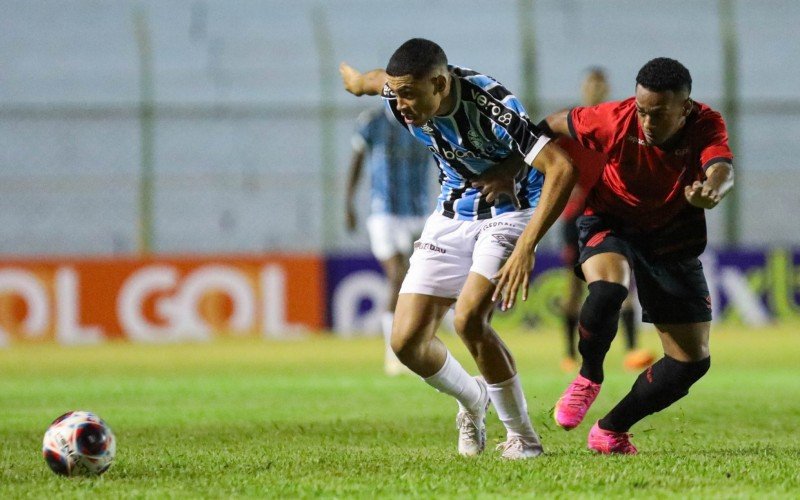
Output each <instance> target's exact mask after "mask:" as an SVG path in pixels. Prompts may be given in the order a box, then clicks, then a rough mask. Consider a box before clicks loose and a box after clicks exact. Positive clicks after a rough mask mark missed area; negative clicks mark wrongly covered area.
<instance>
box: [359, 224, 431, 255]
mask: <svg viewBox="0 0 800 500" xmlns="http://www.w3.org/2000/svg"><path fill="white" fill-rule="evenodd" d="M423 227H425V217H415V216H405V215H392V214H371V215H370V216H369V217H367V233H368V234H369V244H370V248H371V249H372V254H373V255H374V256H375V258H376V259H378V260H381V261H382V260H387V259H390V258H392V257H394V256H395V255H397V254H401V255H406V256H408V255H411V251H412V250H413V249H414V246H413V245H414V240H416V239H417V238H419V235H420V234H421V233H422V228H423Z"/></svg>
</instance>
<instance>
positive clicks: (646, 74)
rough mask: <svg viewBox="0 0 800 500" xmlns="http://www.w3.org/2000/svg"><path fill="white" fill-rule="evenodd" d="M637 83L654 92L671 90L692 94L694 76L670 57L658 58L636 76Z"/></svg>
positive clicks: (652, 60) (648, 63) (646, 65)
mask: <svg viewBox="0 0 800 500" xmlns="http://www.w3.org/2000/svg"><path fill="white" fill-rule="evenodd" d="M636 83H638V84H639V85H641V86H642V87H645V88H646V89H648V90H652V91H653V92H664V91H667V90H671V91H673V92H680V91H681V90H686V91H687V92H689V93H691V92H692V75H690V74H689V70H688V69H686V66H684V65H683V64H681V63H679V62H678V61H676V60H675V59H670V58H669V57H657V58H655V59H651V60H649V61H647V64H645V65H644V66H642V69H640V70H639V74H638V75H636Z"/></svg>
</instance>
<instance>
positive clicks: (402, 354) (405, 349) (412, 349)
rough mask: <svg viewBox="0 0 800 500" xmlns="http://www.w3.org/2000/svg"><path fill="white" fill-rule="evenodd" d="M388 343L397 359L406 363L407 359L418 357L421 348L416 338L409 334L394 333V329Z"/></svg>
mask: <svg viewBox="0 0 800 500" xmlns="http://www.w3.org/2000/svg"><path fill="white" fill-rule="evenodd" d="M390 345H391V347H392V351H393V352H394V354H395V356H397V359H399V360H400V361H401V362H402V363H403V364H408V362H409V361H413V360H415V359H418V358H419V357H420V353H421V350H422V346H421V344H420V342H419V341H418V340H416V339H414V338H413V337H410V336H403V335H395V333H394V331H393V332H392V339H391V342H390Z"/></svg>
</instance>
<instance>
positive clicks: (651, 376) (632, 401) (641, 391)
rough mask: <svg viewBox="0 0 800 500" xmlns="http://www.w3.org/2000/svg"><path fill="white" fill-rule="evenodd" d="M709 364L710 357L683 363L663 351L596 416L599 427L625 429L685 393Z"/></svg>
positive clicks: (608, 429)
mask: <svg viewBox="0 0 800 500" xmlns="http://www.w3.org/2000/svg"><path fill="white" fill-rule="evenodd" d="M710 366H711V357H708V358H706V359H703V360H700V361H695V362H688V363H684V362H681V361H678V360H676V359H674V358H671V357H669V356H666V355H665V356H664V357H663V358H661V359H660V360H659V361H658V362H657V363H656V364H654V365H653V366H651V367H649V368H648V369H646V370H645V371H643V372H642V373H641V374H640V375H639V377H638V378H637V379H636V382H634V383H633V387H632V388H631V392H629V393H628V394H627V395H626V396H625V397H624V398H622V401H620V402H619V404H617V406H615V407H614V409H613V410H611V411H610V412H609V413H608V415H606V416H605V417H603V418H602V419H600V428H601V429H605V430H607V431H614V432H628V429H630V428H631V426H632V425H633V424H635V423H636V422H638V421H639V420H641V419H643V418H644V417H646V416H648V415H651V414H653V413H656V412H658V411H661V410H663V409H664V408H666V407H668V406H669V405H671V404H672V403H674V402H675V401H677V400H679V399H681V398H682V397H684V396H686V395H687V394H689V388H690V387H691V386H692V384H694V383H695V382H697V381H698V380H700V378H701V377H702V376H703V375H705V374H706V372H707V371H708V369H709V367H710Z"/></svg>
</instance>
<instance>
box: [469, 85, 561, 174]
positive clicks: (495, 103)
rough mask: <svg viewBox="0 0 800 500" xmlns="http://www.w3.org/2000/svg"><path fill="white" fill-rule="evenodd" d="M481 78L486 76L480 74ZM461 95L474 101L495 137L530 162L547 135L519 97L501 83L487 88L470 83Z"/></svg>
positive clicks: (545, 141) (546, 139) (540, 148)
mask: <svg viewBox="0 0 800 500" xmlns="http://www.w3.org/2000/svg"><path fill="white" fill-rule="evenodd" d="M484 78H487V77H485V76H484ZM464 91H465V92H467V93H468V95H466V96H464V97H465V98H467V99H469V100H471V101H473V102H475V104H476V106H477V108H478V111H479V112H480V113H481V114H482V115H483V116H484V117H485V118H486V119H488V121H489V122H490V123H491V131H492V134H493V135H494V137H495V139H496V140H497V141H498V142H500V143H501V144H504V145H505V146H506V147H507V148H508V149H510V150H516V151H518V152H519V153H520V154H521V155H522V157H523V158H524V159H525V163H527V164H528V165H531V166H533V161H534V159H535V158H536V156H537V155H538V154H539V152H540V151H541V150H542V148H544V146H545V145H546V144H547V143H548V142H550V138H549V137H548V136H547V135H545V134H544V132H543V131H542V130H541V129H540V128H539V127H537V126H536V125H534V124H533V122H532V121H531V120H530V118H529V117H528V115H527V113H526V112H525V107H524V106H523V105H522V103H521V102H520V100H519V99H517V97H516V96H514V95H513V94H512V93H511V92H509V91H508V90H506V89H505V88H504V87H503V86H502V85H500V84H495V85H493V86H491V87H490V88H488V89H484V88H482V87H481V86H480V85H470V86H468V88H466V89H465V90H464Z"/></svg>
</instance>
